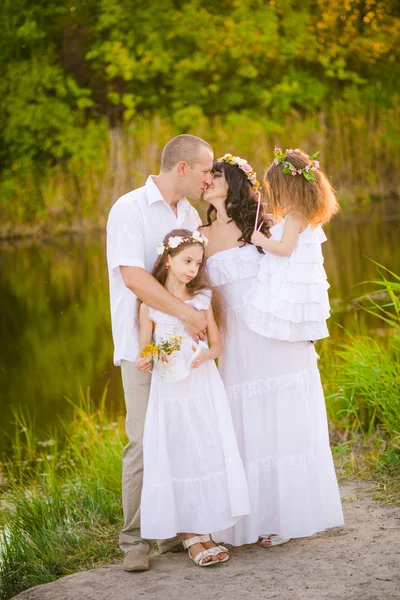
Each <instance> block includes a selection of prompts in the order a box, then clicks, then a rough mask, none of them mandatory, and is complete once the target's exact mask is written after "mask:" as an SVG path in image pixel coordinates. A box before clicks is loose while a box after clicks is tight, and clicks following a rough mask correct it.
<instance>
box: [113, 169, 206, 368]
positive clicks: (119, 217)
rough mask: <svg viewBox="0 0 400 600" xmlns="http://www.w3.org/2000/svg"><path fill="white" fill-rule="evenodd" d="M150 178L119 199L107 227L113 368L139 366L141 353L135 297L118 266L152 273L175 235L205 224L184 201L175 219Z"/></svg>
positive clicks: (179, 204) (180, 201)
mask: <svg viewBox="0 0 400 600" xmlns="http://www.w3.org/2000/svg"><path fill="white" fill-rule="evenodd" d="M155 179H157V178H156V177H155V176H153V175H150V177H149V178H148V179H147V181H146V184H145V185H144V186H143V187H141V188H138V189H136V190H133V191H132V192H129V193H128V194H125V195H124V196H121V198H119V199H118V200H117V201H116V203H115V204H114V205H113V207H112V208H111V211H110V214H109V217H108V222H107V263H108V275H109V280H110V304H111V324H112V333H113V340H114V364H116V365H120V364H121V360H129V361H132V362H133V361H135V360H136V357H137V355H138V353H139V324H138V319H137V308H136V300H137V298H136V296H135V294H134V293H133V292H131V291H130V290H129V289H128V288H127V287H126V286H125V284H124V280H123V278H122V275H121V271H120V266H126V267H141V268H143V269H146V271H149V272H151V271H152V269H153V266H154V263H155V261H156V258H157V252H156V247H157V245H158V244H160V243H161V242H162V241H163V239H164V236H165V235H166V234H167V233H168V232H169V231H171V230H172V229H178V228H179V229H180V228H183V229H189V230H190V231H195V230H196V229H197V228H198V226H199V225H201V220H200V217H199V214H198V212H197V210H196V209H195V208H193V206H191V204H190V203H189V202H188V201H187V200H186V198H183V199H182V200H179V202H178V205H177V213H178V214H177V215H175V213H174V211H173V210H172V208H171V207H170V206H169V204H168V203H167V202H166V201H165V200H164V198H163V197H162V194H161V192H160V190H159V189H158V187H157V185H156V184H155V182H154V180H155Z"/></svg>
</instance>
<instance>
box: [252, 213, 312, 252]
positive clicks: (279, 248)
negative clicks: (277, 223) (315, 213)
mask: <svg viewBox="0 0 400 600" xmlns="http://www.w3.org/2000/svg"><path fill="white" fill-rule="evenodd" d="M307 225H308V222H307V219H306V218H305V217H303V215H300V214H299V213H291V214H290V215H288V216H287V217H286V221H285V227H284V229H283V235H282V239H281V241H280V242H277V241H275V240H270V239H268V238H266V237H265V236H264V235H263V234H262V233H260V232H259V231H255V232H254V233H253V235H252V236H251V241H252V243H253V244H254V245H256V246H261V247H262V248H264V250H268V252H272V254H276V255H277V256H290V255H291V254H292V252H293V248H294V247H295V245H296V243H297V239H298V237H299V234H300V233H301V232H302V231H304V229H305V228H306V227H307Z"/></svg>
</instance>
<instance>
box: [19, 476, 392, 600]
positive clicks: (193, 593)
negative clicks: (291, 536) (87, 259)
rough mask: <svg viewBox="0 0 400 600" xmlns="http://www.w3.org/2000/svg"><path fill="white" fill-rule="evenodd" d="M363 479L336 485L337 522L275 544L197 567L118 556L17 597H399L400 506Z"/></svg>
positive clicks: (175, 559)
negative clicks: (135, 562) (375, 495)
mask: <svg viewBox="0 0 400 600" xmlns="http://www.w3.org/2000/svg"><path fill="white" fill-rule="evenodd" d="M370 490H371V486H370V484H368V483H367V484H366V483H357V482H355V483H345V484H344V485H342V486H341V492H342V498H343V507H344V513H345V521H346V523H345V526H344V527H343V528H335V529H330V530H328V531H326V532H325V533H321V534H318V535H315V536H313V537H310V538H304V539H298V540H292V541H291V542H289V543H288V544H286V545H284V546H280V547H276V548H272V549H271V548H270V549H263V548H260V547H258V546H243V547H241V548H236V549H234V550H233V551H232V554H231V560H230V561H228V562H227V563H225V564H221V565H218V566H216V567H211V568H207V569H200V568H198V567H196V566H195V565H194V563H192V562H191V561H190V560H189V558H188V557H187V555H186V554H185V553H182V552H181V553H175V554H172V553H168V554H165V555H162V556H156V557H154V558H153V559H152V561H151V569H150V571H146V572H143V573H126V572H124V571H123V570H122V568H121V562H118V563H116V564H112V565H109V566H106V567H102V568H99V569H95V570H93V571H86V572H82V573H76V574H75V575H70V576H68V577H64V578H63V579H60V580H59V581H56V582H54V583H49V584H46V585H40V586H38V587H35V588H31V589H30V590H27V591H26V592H23V593H22V594H19V595H18V596H15V598H18V599H19V600H106V599H107V600H109V599H111V600H114V599H115V600H128V599H129V600H136V599H137V600H150V599H161V598H167V600H168V599H171V600H176V599H178V600H180V599H182V600H186V599H187V598H188V599H190V600H206V599H207V600H210V599H213V598H216V599H218V600H220V599H225V598H226V599H229V600H231V599H232V600H236V599H237V600H239V599H240V600H253V599H254V600H256V599H257V600H260V599H263V600H264V599H265V600H269V599H272V598H278V599H280V600H306V599H307V600H325V599H329V600H336V599H338V600H339V599H340V600H342V599H346V600H352V599H355V600H392V599H400V507H395V506H387V505H382V504H377V503H376V502H374V501H373V500H372V498H371V493H370Z"/></svg>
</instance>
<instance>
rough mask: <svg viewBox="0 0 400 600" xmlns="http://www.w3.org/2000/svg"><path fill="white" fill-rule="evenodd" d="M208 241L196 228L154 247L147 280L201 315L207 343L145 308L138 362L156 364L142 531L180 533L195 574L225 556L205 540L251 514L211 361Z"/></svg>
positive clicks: (217, 343)
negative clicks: (197, 568) (198, 342)
mask: <svg viewBox="0 0 400 600" xmlns="http://www.w3.org/2000/svg"><path fill="white" fill-rule="evenodd" d="M206 242H207V240H206V238H205V237H204V236H203V235H201V234H200V233H199V232H197V231H195V232H194V233H192V232H191V231H188V230H185V229H183V230H180V229H178V230H174V231H171V232H170V233H169V234H168V235H167V236H166V237H165V239H164V241H163V243H162V244H160V245H159V247H158V248H157V251H158V254H159V257H158V260H157V261H156V263H155V265H154V269H153V276H154V277H155V278H156V279H157V280H158V281H159V282H160V283H161V284H162V285H164V286H165V288H166V289H167V290H168V291H169V292H171V293H172V294H173V295H174V296H176V297H177V298H179V299H180V300H183V301H184V302H187V303H188V304H190V305H191V306H193V307H194V308H196V309H198V310H204V311H205V312H206V315H207V321H208V327H207V336H208V343H209V346H208V345H207V344H204V343H203V344H202V347H200V348H197V349H196V348H194V347H193V340H192V339H191V338H190V337H189V336H188V335H187V334H186V333H185V328H184V324H183V322H182V321H180V320H179V319H178V318H176V317H171V316H169V315H167V314H165V313H162V312H161V311H158V310H154V309H152V308H149V307H147V306H146V305H145V304H142V305H141V306H140V346H141V351H142V352H141V355H139V356H138V358H137V366H138V368H139V369H141V370H142V371H147V370H149V369H150V368H151V367H153V376H152V382H151V389H150V399H149V406H148V410H147V415H146V421H145V431H144V440H143V457H144V479H143V490H142V501H141V532H142V535H143V536H144V537H145V538H157V539H167V538H172V537H174V536H176V534H177V533H181V532H185V534H186V539H185V540H184V546H185V547H186V548H187V549H188V551H189V556H190V557H191V558H192V559H193V560H194V561H195V563H196V564H197V565H198V566H201V567H205V566H211V565H215V564H217V563H218V562H225V561H226V560H228V558H229V554H228V551H227V549H226V548H224V547H223V546H216V544H215V543H214V542H213V541H212V540H211V538H210V535H209V533H210V532H211V531H215V530H218V529H225V528H227V527H232V526H233V525H234V524H235V523H236V522H237V521H238V519H239V517H240V516H242V515H245V514H248V512H249V499H248V491H247V484H246V479H245V474H244V470H243V465H242V461H241V459H240V455H239V451H238V447H237V443H236V438H235V433H234V428H233V424H232V417H231V413H230V409H229V404H228V399H227V396H226V393H225V388H224V385H223V383H222V381H221V378H220V376H219V374H218V370H217V367H216V365H215V362H214V359H215V358H217V357H218V356H219V355H220V354H221V352H222V342H221V336H220V333H219V330H218V326H217V322H216V319H215V314H214V310H213V307H212V303H211V291H210V289H209V288H210V286H209V283H208V280H207V276H206V273H205V257H204V250H205V245H206ZM215 306H216V303H215ZM152 341H153V344H152V343H151V342H152ZM194 351H195V352H194ZM152 358H153V359H154V360H152ZM193 532H196V533H193Z"/></svg>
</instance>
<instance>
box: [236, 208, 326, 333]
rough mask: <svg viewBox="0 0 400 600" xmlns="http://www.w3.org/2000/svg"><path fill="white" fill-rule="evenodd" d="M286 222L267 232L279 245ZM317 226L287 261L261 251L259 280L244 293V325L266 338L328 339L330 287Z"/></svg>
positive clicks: (301, 237) (307, 232)
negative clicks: (262, 254)
mask: <svg viewBox="0 0 400 600" xmlns="http://www.w3.org/2000/svg"><path fill="white" fill-rule="evenodd" d="M284 226H285V219H282V221H281V222H280V223H278V224H277V225H274V226H273V227H271V239H272V240H275V241H280V240H281V239H282V235H283V229H284ZM325 241H326V236H325V234H324V232H323V230H322V229H321V227H316V228H314V229H313V228H312V227H311V225H308V226H307V227H306V229H305V230H304V231H303V232H302V233H300V235H299V238H298V241H297V243H296V246H295V247H294V249H293V252H292V254H291V255H290V256H276V255H275V254H272V252H268V251H265V255H264V257H263V258H262V260H261V261H260V268H259V271H258V275H257V278H256V279H254V281H253V282H252V285H251V286H250V288H249V289H248V290H246V293H245V296H244V303H245V306H246V310H245V320H246V323H247V324H248V326H249V327H250V329H252V330H253V331H256V332H257V333H259V334H261V335H265V336H266V337H268V338H274V339H278V340H288V341H291V342H293V341H308V340H313V341H315V340H319V339H322V338H325V337H328V336H329V332H328V328H327V326H326V319H328V318H329V316H330V306H329V298H328V288H329V284H328V282H327V279H326V273H325V269H324V266H323V262H324V257H323V255H322V250H321V244H322V243H323V242H325Z"/></svg>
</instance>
